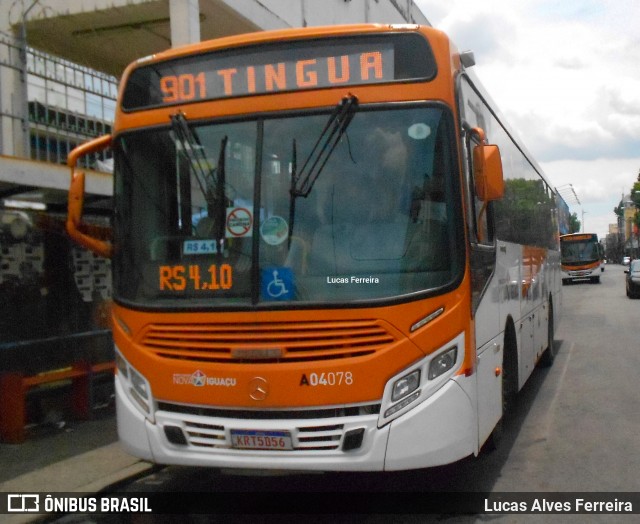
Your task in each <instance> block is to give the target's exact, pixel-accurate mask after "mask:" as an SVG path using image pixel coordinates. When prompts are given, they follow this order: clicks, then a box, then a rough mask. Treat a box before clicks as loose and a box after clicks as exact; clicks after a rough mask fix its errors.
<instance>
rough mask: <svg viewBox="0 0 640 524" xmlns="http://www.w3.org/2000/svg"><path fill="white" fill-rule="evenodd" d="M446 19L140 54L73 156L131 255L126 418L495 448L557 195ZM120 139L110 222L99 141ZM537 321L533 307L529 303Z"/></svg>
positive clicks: (228, 444) (138, 429) (223, 440)
mask: <svg viewBox="0 0 640 524" xmlns="http://www.w3.org/2000/svg"><path fill="white" fill-rule="evenodd" d="M472 65H473V57H472V55H471V54H470V53H462V54H461V53H459V52H458V51H457V50H456V49H455V47H454V46H453V45H452V44H451V42H450V41H449V39H448V38H447V36H446V35H445V34H443V33H442V32H440V31H437V30H435V29H432V28H428V27H418V26H408V25H398V26H394V25H354V26H335V27H317V28H305V29H291V30H281V31H273V32H263V33H255V34H249V35H240V36H233V37H228V38H222V39H219V40H214V41H208V42H202V43H199V44H196V45H191V46H187V47H183V48H179V49H174V50H170V51H166V52H163V53H159V54H157V55H153V56H150V57H147V58H144V59H141V60H138V61H137V62H135V63H133V64H131V65H130V66H129V67H128V68H127V69H126V71H125V73H124V75H123V77H122V82H121V86H120V92H119V97H118V104H117V113H116V119H115V123H114V131H113V135H109V136H105V137H102V138H99V139H96V140H94V141H92V142H89V143H87V144H85V145H83V146H81V147H80V148H78V149H76V150H74V151H73V152H72V154H71V155H70V157H69V165H70V166H71V168H72V183H71V188H70V193H69V216H68V220H67V230H68V232H69V234H70V235H71V236H72V237H73V238H74V239H76V240H77V241H78V242H79V243H80V244H82V245H84V246H86V247H88V248H89V249H92V250H94V251H95V252H97V253H100V254H102V255H104V256H110V257H112V267H113V296H114V307H113V336H114V342H115V346H116V347H115V351H116V362H117V374H116V379H115V382H116V399H117V420H118V431H119V436H120V439H121V441H122V442H123V444H124V446H125V449H127V450H128V451H129V452H130V453H132V454H134V455H136V456H138V457H141V458H143V459H145V460H149V461H153V462H156V463H162V464H182V465H194V466H215V467H226V468H258V469H278V470H282V469H289V470H298V471H299V470H333V471H336V470H351V471H358V470H360V471H364V470H371V471H376V470H377V471H382V470H401V469H411V468H421V467H428V466H435V465H438V464H445V463H450V462H453V461H456V460H459V459H461V458H463V457H466V456H468V455H475V454H478V453H479V451H480V449H481V447H482V446H483V444H484V443H485V442H486V441H488V440H490V441H491V442H493V439H492V437H495V436H496V435H497V433H498V432H499V429H500V424H501V420H502V418H503V415H504V413H505V410H507V409H509V406H510V405H511V401H512V400H513V397H514V395H515V394H516V393H517V391H518V390H519V389H520V388H521V387H522V386H523V384H524V383H525V381H526V380H527V378H528V377H529V375H530V374H531V372H532V370H533V369H534V367H535V365H536V364H537V363H538V362H540V361H543V362H545V363H546V364H550V363H551V362H552V361H553V357H554V354H555V348H554V344H553V333H554V326H555V324H556V322H557V319H558V313H559V310H560V300H561V295H560V290H561V285H560V252H559V246H558V240H557V239H558V224H557V220H556V217H557V212H556V207H557V202H558V200H557V199H558V195H557V194H556V193H554V191H553V190H552V189H551V188H552V186H551V184H550V183H549V182H548V181H547V179H546V178H545V177H544V175H543V173H542V171H541V170H540V168H539V166H538V165H537V164H536V162H535V161H534V160H533V159H532V158H531V156H530V155H529V154H528V153H527V151H526V149H525V148H524V146H523V145H522V144H521V143H520V142H519V141H518V139H517V137H516V135H515V134H514V133H513V131H512V130H511V129H510V128H509V127H508V125H507V124H506V122H505V121H504V119H503V118H502V117H501V115H500V113H499V112H498V110H497V108H496V107H495V106H494V104H493V103H492V102H491V100H490V99H489V97H488V96H487V95H486V94H485V93H484V91H483V89H482V87H481V86H480V84H479V83H478V82H477V80H476V79H475V77H474V75H473V72H472V71H471V70H470V68H471V66H472ZM106 147H111V148H112V150H113V155H114V212H113V239H112V242H111V243H108V242H105V241H102V240H99V239H96V238H93V237H92V236H90V235H89V234H88V233H87V232H86V230H84V229H83V225H82V202H83V185H84V174H83V173H82V172H81V171H79V170H77V169H75V167H76V163H77V160H78V158H79V157H81V156H83V155H85V154H91V153H94V152H96V151H98V150H101V149H103V148H106ZM533 318H535V322H533V320H532V319H533Z"/></svg>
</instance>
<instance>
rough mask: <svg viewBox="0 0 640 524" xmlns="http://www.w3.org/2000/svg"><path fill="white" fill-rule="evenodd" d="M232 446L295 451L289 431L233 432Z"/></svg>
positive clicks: (241, 430) (236, 430)
mask: <svg viewBox="0 0 640 524" xmlns="http://www.w3.org/2000/svg"><path fill="white" fill-rule="evenodd" d="M231 445H232V446H233V447H234V448H238V449H275V450H280V451H287V450H292V449H293V443H292V441H291V434H290V433H289V432H288V431H260V430H243V429H232V430H231Z"/></svg>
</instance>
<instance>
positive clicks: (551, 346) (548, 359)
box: [540, 300, 557, 368]
mask: <svg viewBox="0 0 640 524" xmlns="http://www.w3.org/2000/svg"><path fill="white" fill-rule="evenodd" d="M548 324H549V329H548V330H547V349H545V350H544V353H542V357H540V366H542V367H543V368H550V367H551V366H553V361H554V360H555V359H556V354H557V350H556V345H555V342H554V339H555V327H554V322H553V303H552V302H551V300H549V320H548Z"/></svg>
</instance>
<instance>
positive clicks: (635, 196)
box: [631, 172, 640, 228]
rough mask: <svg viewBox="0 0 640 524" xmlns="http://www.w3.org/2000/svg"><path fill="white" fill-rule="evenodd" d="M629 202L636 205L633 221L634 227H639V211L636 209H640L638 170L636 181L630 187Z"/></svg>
mask: <svg viewBox="0 0 640 524" xmlns="http://www.w3.org/2000/svg"><path fill="white" fill-rule="evenodd" d="M631 202H633V205H634V206H635V207H636V214H635V215H634V217H633V223H634V224H635V225H636V228H640V213H638V211H637V210H638V209H640V172H639V173H638V178H637V181H636V182H634V183H633V186H632V187H631Z"/></svg>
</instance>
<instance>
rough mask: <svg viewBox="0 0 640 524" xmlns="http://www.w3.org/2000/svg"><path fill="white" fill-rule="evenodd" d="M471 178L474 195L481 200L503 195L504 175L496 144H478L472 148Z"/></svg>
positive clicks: (487, 200) (499, 197)
mask: <svg viewBox="0 0 640 524" xmlns="http://www.w3.org/2000/svg"><path fill="white" fill-rule="evenodd" d="M473 170H474V172H473V178H474V180H475V186H476V195H477V196H478V198H479V199H480V200H482V201H483V202H490V201H491V200H500V199H501V198H502V197H503V196H504V177H503V174H502V159H501V158H500V149H499V148H498V146H496V145H487V144H479V145H477V146H475V147H474V148H473Z"/></svg>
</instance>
